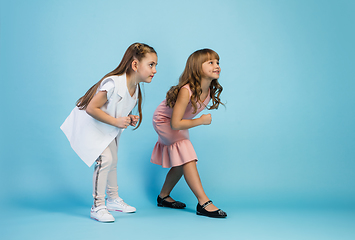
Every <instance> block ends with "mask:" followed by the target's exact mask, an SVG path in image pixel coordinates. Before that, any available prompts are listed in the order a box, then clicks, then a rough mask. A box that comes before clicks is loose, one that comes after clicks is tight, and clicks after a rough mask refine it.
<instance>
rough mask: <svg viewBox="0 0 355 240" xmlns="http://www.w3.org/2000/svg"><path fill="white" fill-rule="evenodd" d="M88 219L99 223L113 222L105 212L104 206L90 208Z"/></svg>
mask: <svg viewBox="0 0 355 240" xmlns="http://www.w3.org/2000/svg"><path fill="white" fill-rule="evenodd" d="M90 217H91V218H92V219H95V220H97V221H99V222H114V221H115V218H114V217H113V216H112V215H111V213H109V212H108V211H107V208H106V206H105V205H101V206H98V207H95V208H94V207H91V212H90Z"/></svg>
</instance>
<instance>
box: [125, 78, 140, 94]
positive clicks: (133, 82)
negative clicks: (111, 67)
mask: <svg viewBox="0 0 355 240" xmlns="http://www.w3.org/2000/svg"><path fill="white" fill-rule="evenodd" d="M126 82H127V88H128V92H129V94H130V95H131V96H133V94H134V92H135V91H136V87H137V84H138V80H137V79H136V78H135V76H132V75H128V74H127V75H126Z"/></svg>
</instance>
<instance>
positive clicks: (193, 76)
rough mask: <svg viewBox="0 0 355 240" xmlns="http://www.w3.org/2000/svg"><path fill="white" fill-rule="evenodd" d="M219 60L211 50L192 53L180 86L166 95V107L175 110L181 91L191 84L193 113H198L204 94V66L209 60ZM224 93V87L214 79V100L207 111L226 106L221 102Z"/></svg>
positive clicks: (211, 87) (180, 79)
mask: <svg viewBox="0 0 355 240" xmlns="http://www.w3.org/2000/svg"><path fill="white" fill-rule="evenodd" d="M214 59H217V60H218V61H219V56H218V54H217V53H216V52H215V51H213V50H211V49H207V48H205V49H201V50H197V51H195V52H194V53H192V54H191V55H190V56H189V58H188V59H187V62H186V66H185V69H184V71H183V73H182V74H181V76H180V78H179V84H178V85H176V86H173V87H171V88H170V90H169V91H168V92H167V93H166V105H167V106H169V107H170V108H173V107H174V106H175V103H176V99H177V97H178V94H179V91H180V89H181V88H182V87H183V86H184V85H186V84H189V86H190V89H191V92H192V95H191V99H190V101H191V104H192V107H193V109H194V111H193V113H196V111H197V108H198V107H197V102H199V103H200V104H201V101H200V96H201V94H202V89H201V78H202V76H203V71H202V64H203V63H204V62H206V61H208V60H214ZM222 91H223V87H222V86H221V85H220V84H219V82H218V79H214V80H212V82H211V85H210V97H211V99H212V105H211V106H209V107H207V109H209V110H211V109H217V108H218V106H219V104H222V105H224V104H223V103H222V102H221V99H220V98H219V96H220V95H221V93H222Z"/></svg>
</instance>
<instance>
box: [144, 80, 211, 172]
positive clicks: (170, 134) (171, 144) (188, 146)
mask: <svg viewBox="0 0 355 240" xmlns="http://www.w3.org/2000/svg"><path fill="white" fill-rule="evenodd" d="M183 88H186V89H188V90H189V92H190V97H191V94H192V92H191V90H190V87H189V85H188V84H186V85H185V86H183ZM210 99H211V97H210V94H209V93H208V96H207V97H206V99H205V100H204V102H203V104H201V106H200V104H199V103H197V107H198V109H197V111H196V113H194V114H193V107H192V104H191V102H189V104H188V105H187V107H186V111H185V114H184V116H183V119H192V118H194V117H195V116H196V115H197V114H198V113H200V112H201V111H202V110H203V109H204V108H205V107H206V106H207V104H208V102H209V101H210ZM172 113H173V109H172V108H170V107H168V106H166V99H165V100H164V101H163V102H161V103H160V104H159V106H158V107H157V109H156V110H155V112H154V115H153V127H154V129H155V131H156V132H157V133H158V136H159V138H158V142H157V143H156V144H155V146H154V149H153V153H152V157H151V160H150V161H151V162H152V163H155V164H158V165H161V166H162V167H164V168H171V167H176V166H181V165H183V164H185V163H187V162H190V161H193V160H197V156H196V152H195V150H194V148H193V146H192V143H191V142H190V138H189V130H173V129H172V128H171V126H170V121H171V115H172Z"/></svg>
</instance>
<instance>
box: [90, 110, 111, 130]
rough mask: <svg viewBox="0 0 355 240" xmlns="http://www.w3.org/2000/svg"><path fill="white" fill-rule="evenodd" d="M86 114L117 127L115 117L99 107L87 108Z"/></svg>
mask: <svg viewBox="0 0 355 240" xmlns="http://www.w3.org/2000/svg"><path fill="white" fill-rule="evenodd" d="M86 112H87V114H89V115H90V116H91V117H93V118H95V119H96V120H98V121H100V122H103V123H106V124H109V125H112V126H115V127H117V119H116V118H114V117H112V116H110V115H109V114H107V113H105V112H104V111H102V110H101V109H100V108H89V107H88V108H87V109H86Z"/></svg>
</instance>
